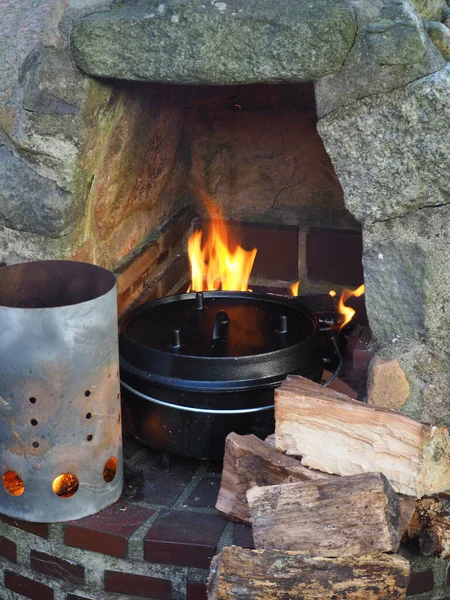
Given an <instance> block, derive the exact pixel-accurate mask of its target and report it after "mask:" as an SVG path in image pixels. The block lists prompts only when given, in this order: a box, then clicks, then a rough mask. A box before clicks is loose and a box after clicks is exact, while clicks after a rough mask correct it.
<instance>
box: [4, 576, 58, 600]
mask: <svg viewBox="0 0 450 600" xmlns="http://www.w3.org/2000/svg"><path fill="white" fill-rule="evenodd" d="M5 587H6V588H7V589H8V590H11V591H12V592H16V594H21V595H22V596H25V598H30V599H31V600H53V590H52V588H51V587H48V585H44V584H43V583H39V582H38V581H34V580H33V579H28V577H23V576H22V575H19V574H18V573H13V572H12V571H5Z"/></svg>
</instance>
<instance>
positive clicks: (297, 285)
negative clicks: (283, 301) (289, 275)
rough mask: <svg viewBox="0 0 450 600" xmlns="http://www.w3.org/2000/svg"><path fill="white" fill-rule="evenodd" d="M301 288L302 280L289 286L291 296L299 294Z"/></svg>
mask: <svg viewBox="0 0 450 600" xmlns="http://www.w3.org/2000/svg"><path fill="white" fill-rule="evenodd" d="M299 288H300V281H296V282H295V283H293V284H292V285H291V286H290V287H289V291H290V292H291V296H296V297H297V296H298V291H299Z"/></svg>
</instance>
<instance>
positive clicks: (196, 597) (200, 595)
mask: <svg viewBox="0 0 450 600" xmlns="http://www.w3.org/2000/svg"><path fill="white" fill-rule="evenodd" d="M207 599H208V595H207V593H206V583H200V582H198V581H191V582H189V583H188V587H187V600H207Z"/></svg>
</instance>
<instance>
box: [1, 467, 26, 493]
mask: <svg viewBox="0 0 450 600" xmlns="http://www.w3.org/2000/svg"><path fill="white" fill-rule="evenodd" d="M2 479H3V487H4V488H5V490H6V491H7V492H8V494H10V495H11V496H21V495H22V494H23V493H24V491H25V484H24V482H23V479H22V477H21V476H20V475H18V474H17V473H16V472H15V471H7V472H6V473H5V474H4V475H3V478H2Z"/></svg>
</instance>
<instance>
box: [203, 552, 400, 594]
mask: <svg viewBox="0 0 450 600" xmlns="http://www.w3.org/2000/svg"><path fill="white" fill-rule="evenodd" d="M408 581H409V562H408V561H407V560H406V559H404V558H402V557H401V556H396V555H387V554H385V555H381V556H371V557H367V556H366V557H360V558H312V557H310V556H304V555H302V554H299V553H298V552H284V551H280V550H246V549H244V548H239V547H237V546H232V547H229V548H224V549H223V550H222V552H221V553H220V554H219V555H217V556H215V557H214V558H213V561H212V563H211V573H210V578H209V583H208V600H251V599H252V598H253V599H255V600H256V599H257V600H299V599H301V600H319V599H320V600H343V599H345V600H404V599H405V598H406V588H407V585H408Z"/></svg>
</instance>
